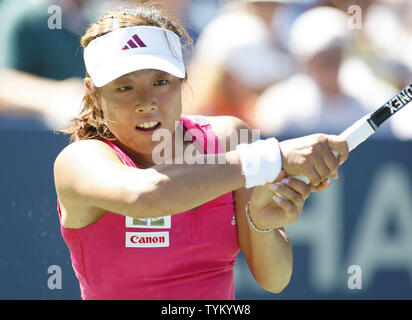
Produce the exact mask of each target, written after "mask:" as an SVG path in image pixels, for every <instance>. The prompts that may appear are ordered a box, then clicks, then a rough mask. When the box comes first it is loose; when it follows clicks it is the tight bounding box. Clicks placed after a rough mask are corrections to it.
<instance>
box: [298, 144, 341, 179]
mask: <svg viewBox="0 0 412 320" xmlns="http://www.w3.org/2000/svg"><path fill="white" fill-rule="evenodd" d="M332 153H333V155H334V156H335V157H336V158H337V157H338V156H339V153H338V152H337V151H336V150H332ZM293 178H295V179H297V180H300V181H303V182H304V183H306V184H310V180H309V178H308V177H305V176H294V177H293Z"/></svg>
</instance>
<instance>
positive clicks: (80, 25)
mask: <svg viewBox="0 0 412 320" xmlns="http://www.w3.org/2000/svg"><path fill="white" fill-rule="evenodd" d="M85 2H86V1H85V0H65V1H63V0H59V1H53V2H50V1H35V2H33V1H32V2H30V3H27V5H26V8H25V10H24V11H23V12H22V13H21V14H20V15H19V16H18V17H17V18H16V20H15V21H14V23H12V26H11V30H10V36H9V37H8V43H7V49H8V52H7V56H6V57H5V65H4V68H2V70H1V71H0V88H1V89H0V105H1V107H0V110H1V111H2V118H3V123H4V125H5V126H3V127H7V122H10V123H14V124H15V125H17V126H18V125H19V124H20V123H19V122H20V121H19V120H22V121H23V123H26V124H27V127H26V128H28V129H32V128H33V126H31V125H30V121H25V120H27V118H28V119H29V120H37V121H39V122H42V123H44V125H45V127H46V128H56V127H58V126H60V125H62V124H63V123H65V122H66V121H67V120H69V119H70V118H71V117H72V116H73V115H75V114H76V113H77V111H78V110H79V107H80V103H81V99H82V97H83V94H84V85H83V80H82V77H84V64H83V57H82V52H81V51H80V45H79V37H80V35H81V34H82V33H83V31H84V29H85V28H86V26H87V24H88V20H87V19H86V16H85V14H84V10H83V5H84V3H85ZM59 19H60V20H61V24H60V23H59ZM62 61H64V63H63V62H62ZM32 123H33V124H34V127H36V125H35V123H36V121H33V122H32Z"/></svg>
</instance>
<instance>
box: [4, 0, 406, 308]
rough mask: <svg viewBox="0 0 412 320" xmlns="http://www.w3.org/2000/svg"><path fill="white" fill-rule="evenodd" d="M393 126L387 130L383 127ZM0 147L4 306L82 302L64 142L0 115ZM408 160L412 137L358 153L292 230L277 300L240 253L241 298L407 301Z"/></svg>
mask: <svg viewBox="0 0 412 320" xmlns="http://www.w3.org/2000/svg"><path fill="white" fill-rule="evenodd" d="M193 2H194V3H196V2H198V3H199V1H193ZM211 2H216V1H211ZM0 4H1V2H0ZM209 15H211V14H210V13H209ZM0 40H1V39H0ZM2 58H3V57H2ZM2 63H3V62H2ZM410 75H411V73H408V76H409V80H410V79H412V77H410ZM387 98H390V96H387ZM0 102H1V98H0ZM381 102H382V103H383V102H385V101H381ZM0 105H1V103H0ZM409 108H411V107H409ZM0 111H1V108H0ZM406 114H407V113H406V112H404V111H401V112H400V113H399V114H398V115H397V117H399V118H405V115H406ZM387 129H388V130H389V124H385V125H384V128H382V129H380V130H382V132H384V131H385V130H387ZM336 133H338V132H336ZM277 137H278V138H279V140H283V139H284V138H289V136H288V135H277ZM0 141H2V148H1V157H0V234H1V236H0V299H52V300H53V299H80V292H79V286H78V281H77V279H76V278H75V275H74V272H73V270H72V267H71V262H70V257H69V251H68V249H67V246H66V245H65V243H64V241H63V239H62V237H61V234H60V229H59V221H58V215H57V211H56V194H55V190H54V185H53V171H52V170H53V162H54V159H55V158H56V156H57V154H58V153H59V152H60V151H61V150H62V149H63V148H64V146H66V145H67V144H68V138H67V137H64V136H62V135H56V134H54V133H53V132H52V130H50V128H48V127H47V126H45V124H44V123H43V122H42V121H39V120H38V119H33V118H30V117H21V116H15V115H10V114H8V113H0ZM411 159H412V140H411V139H410V137H407V138H405V137H404V138H403V139H399V138H396V137H393V136H384V135H382V136H379V137H374V138H373V139H371V140H370V141H367V142H366V143H364V144H363V145H362V146H361V147H359V148H358V149H356V150H355V151H354V152H353V153H352V154H351V155H350V158H349V160H348V161H347V163H345V164H344V165H343V166H342V167H341V169H340V176H341V178H340V179H339V180H338V181H333V183H332V186H331V187H330V188H329V189H328V190H326V191H325V192H322V193H318V194H314V195H312V196H311V197H310V199H309V200H308V201H307V204H306V206H305V209H304V211H303V213H302V215H301V217H300V218H299V220H298V222H297V223H296V224H295V225H293V226H290V227H287V228H286V229H287V231H288V234H289V236H290V237H291V239H292V242H293V251H294V273H293V276H292V279H291V281H290V284H289V285H288V287H287V288H286V289H285V290H284V291H283V292H282V293H280V294H271V293H268V292H266V291H264V290H263V289H261V288H260V287H259V286H258V285H257V284H256V283H255V281H254V280H253V278H252V276H251V274H250V272H249V270H248V267H247V265H246V263H245V261H244V259H243V257H242V256H241V255H240V256H239V259H238V262H237V264H236V266H235V289H236V297H237V298H238V299H411V298H412V161H411ZM55 265H57V266H59V267H60V268H61V270H62V288H61V289H54V290H52V289H50V288H49V286H48V280H49V278H50V277H51V276H52V274H50V273H48V270H49V267H50V266H55ZM350 266H359V267H360V269H361V272H362V273H361V285H362V287H361V288H360V289H350V288H349V287H348V281H350V277H351V275H352V274H350V273H348V269H349V268H350Z"/></svg>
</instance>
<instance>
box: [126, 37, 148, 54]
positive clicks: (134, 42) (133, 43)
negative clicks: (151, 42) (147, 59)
mask: <svg viewBox="0 0 412 320" xmlns="http://www.w3.org/2000/svg"><path fill="white" fill-rule="evenodd" d="M145 47H147V46H146V44H145V43H144V42H143V41H142V39H140V38H139V36H138V35H137V34H135V35H134V36H133V37H132V38H131V39H130V40H129V41H127V44H126V45H125V46H124V47H123V48H122V50H129V49H133V48H145Z"/></svg>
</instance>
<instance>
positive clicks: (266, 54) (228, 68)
mask: <svg viewBox="0 0 412 320" xmlns="http://www.w3.org/2000/svg"><path fill="white" fill-rule="evenodd" d="M243 5H244V3H243V2H237V3H235V2H232V3H229V5H228V6H227V7H224V8H223V9H222V13H221V14H220V15H219V16H218V17H217V18H216V19H214V20H213V21H211V22H210V23H209V24H208V25H207V26H206V27H205V28H204V29H203V31H202V32H201V34H200V36H199V38H198V41H197V44H196V49H195V54H194V56H193V59H192V62H191V65H190V67H189V70H188V75H189V84H190V88H191V89H193V90H190V92H189V94H188V98H187V99H185V106H184V112H185V113H187V114H196V113H199V114H205V115H232V116H237V117H239V118H241V119H242V120H244V121H245V122H246V123H248V124H249V125H250V126H252V127H254V126H255V124H254V123H253V117H252V116H251V115H252V114H253V110H254V106H255V102H256V100H257V98H258V97H259V95H260V93H262V92H263V90H264V89H265V88H267V87H268V86H270V85H271V84H273V83H275V82H277V81H279V80H281V79H284V78H286V77H287V76H289V75H290V74H291V72H292V71H293V65H291V63H290V60H289V59H288V57H286V56H285V55H284V54H283V53H281V52H280V51H279V50H278V49H277V47H276V46H275V43H274V41H273V37H272V34H271V33H270V29H269V27H268V24H267V23H265V21H264V20H262V19H261V18H260V17H259V16H258V15H257V14H253V13H250V12H248V11H247V10H244V8H245V7H244V6H243Z"/></svg>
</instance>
